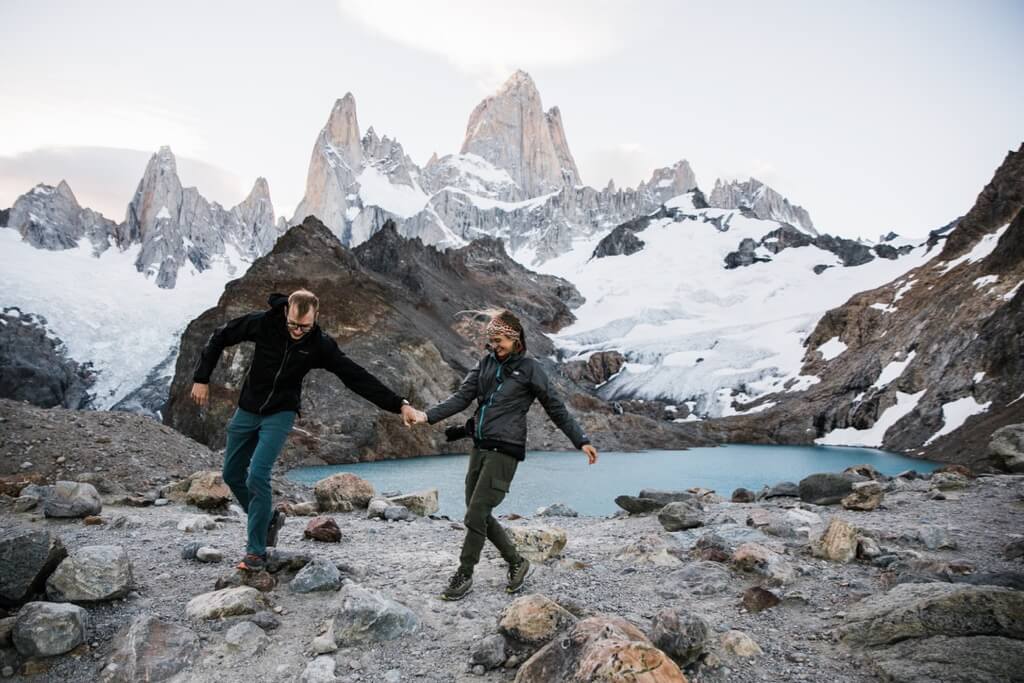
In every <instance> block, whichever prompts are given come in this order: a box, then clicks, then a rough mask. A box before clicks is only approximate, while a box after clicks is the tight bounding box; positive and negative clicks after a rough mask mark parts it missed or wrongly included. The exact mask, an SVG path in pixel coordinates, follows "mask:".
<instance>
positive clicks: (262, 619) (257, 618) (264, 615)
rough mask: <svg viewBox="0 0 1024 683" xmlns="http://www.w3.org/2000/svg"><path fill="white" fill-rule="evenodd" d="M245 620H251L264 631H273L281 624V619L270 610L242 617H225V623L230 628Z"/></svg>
mask: <svg viewBox="0 0 1024 683" xmlns="http://www.w3.org/2000/svg"><path fill="white" fill-rule="evenodd" d="M243 621H251V622H252V623H254V624H256V625H257V626H259V627H260V628H261V629H263V630H264V631H273V630H275V629H277V628H278V627H280V626H281V620H280V619H278V618H277V617H276V616H274V613H273V612H271V611H270V610H262V611H260V612H256V613H255V614H245V615H242V616H240V617H228V618H227V619H224V624H225V625H226V626H227V627H228V628H230V627H231V626H233V625H235V624H240V623H242V622H243Z"/></svg>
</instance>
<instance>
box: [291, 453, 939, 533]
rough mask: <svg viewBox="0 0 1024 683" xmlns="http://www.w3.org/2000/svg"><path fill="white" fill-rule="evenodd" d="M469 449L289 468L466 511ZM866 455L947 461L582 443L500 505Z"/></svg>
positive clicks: (529, 475)
mask: <svg viewBox="0 0 1024 683" xmlns="http://www.w3.org/2000/svg"><path fill="white" fill-rule="evenodd" d="M468 462H469V456H468V455H436V456H423V457H417V458H405V459H401V460H382V461H378V462H366V463H358V464H355V465H332V466H329V467H304V468H299V469H294V470H291V471H290V472H288V474H287V477H288V478H289V479H291V480H292V481H296V482H299V483H303V484H308V485H309V486H312V485H313V484H315V483H316V482H317V481H319V480H320V479H323V478H324V477H327V476H329V475H331V474H335V473H337V472H351V473H353V474H355V475H358V476H360V477H362V478H363V479H366V480H367V481H370V482H371V483H373V485H374V487H375V488H376V489H377V491H378V492H385V491H402V492H405V493H408V492H410V491H416V490H418V489H426V488H436V489H437V490H438V493H439V503H440V507H441V509H440V513H441V514H443V515H448V516H450V517H452V518H453V519H458V518H461V517H462V516H463V515H464V514H465V501H464V500H463V487H464V483H463V482H464V480H465V476H466V466H467V464H468ZM862 463H867V464H871V465H874V466H875V468H876V469H877V470H878V471H879V472H882V473H884V474H889V475H893V474H897V473H899V472H902V471H903V470H908V469H914V470H917V471H918V472H931V471H932V470H933V469H935V468H936V467H938V466H939V465H940V463H934V462H929V461H927V460H918V459H916V458H908V457H905V456H902V455H897V454H894V453H889V452H886V451H880V450H874V449H869V448H843V447H836V446H750V445H729V446H719V447H717V448H691V449H689V450H685V451H640V452H636V453H617V452H607V453H601V454H600V458H599V460H598V463H597V464H596V465H587V458H586V456H585V455H583V453H582V452H580V451H568V452H566V451H558V452H547V451H530V452H528V453H527V456H526V461H525V462H523V463H520V465H519V469H518V471H517V472H516V477H515V480H514V481H513V482H512V490H511V491H510V492H509V495H508V496H507V497H506V498H505V501H504V502H503V503H502V504H501V506H500V507H499V508H498V513H500V514H507V513H512V512H514V513H518V514H520V515H532V514H534V512H535V511H536V509H537V508H538V507H541V506H544V505H550V504H551V503H565V504H566V505H568V506H569V507H571V508H573V509H574V510H576V511H577V512H578V513H580V514H581V515H591V516H604V515H610V514H612V513H614V512H615V511H616V510H618V507H617V506H616V505H615V502H614V501H615V497H616V496H619V495H622V494H629V495H636V494H637V493H639V492H640V489H645V488H651V489H670V490H677V489H687V488H691V487H694V486H700V487H703V488H707V489H712V490H714V491H716V492H717V493H718V494H719V495H722V496H724V497H726V498H728V497H729V495H730V494H731V493H732V491H733V490H734V489H736V488H739V487H741V486H742V487H744V488H748V489H750V490H752V491H755V492H756V491H758V490H759V489H760V488H761V487H762V486H764V485H765V484H767V485H772V484H775V483H778V482H780V481H792V482H799V481H800V479H802V478H803V477H805V476H807V475H808V474H813V473H815V472H840V471H842V470H843V469H845V468H846V467H849V466H850V465H859V464H862Z"/></svg>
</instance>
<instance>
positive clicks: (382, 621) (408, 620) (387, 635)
mask: <svg viewBox="0 0 1024 683" xmlns="http://www.w3.org/2000/svg"><path fill="white" fill-rule="evenodd" d="M339 603H340V606H339V608H338V610H337V613H336V614H335V617H334V628H335V635H336V637H337V643H338V645H339V646H341V645H349V644H353V643H364V642H374V641H384V640H394V639H396V638H400V637H402V636H404V635H408V634H410V633H413V632H415V631H416V629H417V628H418V626H419V619H418V618H417V617H416V614H415V613H414V612H413V611H412V610H411V609H409V608H408V607H406V606H405V605H402V604H399V603H397V602H395V601H394V600H391V599H389V598H386V597H384V596H383V595H382V594H381V593H378V592H377V591H374V590H370V589H367V588H363V587H362V586H360V585H359V584H357V583H354V582H348V583H346V584H345V586H344V587H343V588H342V590H341V594H340V595H339Z"/></svg>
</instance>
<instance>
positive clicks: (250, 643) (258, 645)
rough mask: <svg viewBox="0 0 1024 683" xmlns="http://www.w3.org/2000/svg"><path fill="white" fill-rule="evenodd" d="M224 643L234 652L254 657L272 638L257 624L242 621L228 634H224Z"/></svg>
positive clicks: (229, 630)
mask: <svg viewBox="0 0 1024 683" xmlns="http://www.w3.org/2000/svg"><path fill="white" fill-rule="evenodd" d="M224 642H225V643H226V644H227V646H228V649H230V650H232V651H233V652H237V653H239V654H241V655H242V656H245V657H252V656H254V655H255V654H257V653H258V652H261V651H262V650H263V648H265V647H266V646H267V643H269V642H270V638H268V637H267V634H266V633H264V632H263V629H261V628H260V627H259V626H257V625H256V624H254V623H252V622H251V621H242V622H239V623H237V624H235V625H234V626H232V627H231V628H229V629H228V632H227V633H226V634H224Z"/></svg>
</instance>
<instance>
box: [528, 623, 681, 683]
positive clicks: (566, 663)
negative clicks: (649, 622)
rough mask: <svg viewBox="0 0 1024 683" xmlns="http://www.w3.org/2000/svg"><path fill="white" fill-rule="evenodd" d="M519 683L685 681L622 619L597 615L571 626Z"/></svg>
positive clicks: (539, 653)
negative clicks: (556, 682) (555, 682)
mask: <svg viewBox="0 0 1024 683" xmlns="http://www.w3.org/2000/svg"><path fill="white" fill-rule="evenodd" d="M515 680H516V683H549V682H550V681H623V682H625V681H630V682H631V683H686V678H685V677H684V676H683V673H682V671H680V670H679V667H678V666H677V665H676V663H675V662H673V661H672V659H671V658H669V656H668V655H666V654H665V653H664V652H662V651H661V650H659V649H658V648H656V647H655V646H654V645H652V644H651V642H650V641H649V640H647V636H645V635H644V634H643V633H642V632H641V631H640V630H639V629H638V628H637V627H636V626H634V625H632V624H630V623H629V622H628V621H626V620H625V619H622V618H619V617H607V616H595V617H590V618H587V619H584V620H583V621H580V622H578V623H577V624H575V625H574V626H572V627H571V628H570V629H569V631H568V632H567V633H566V635H565V637H564V638H560V639H558V640H556V641H552V642H549V643H548V644H547V645H545V646H544V647H543V648H541V649H540V650H539V651H537V653H536V654H534V655H533V656H532V657H530V659H528V660H527V661H526V662H524V663H523V665H522V666H521V667H520V668H519V672H518V674H517V675H516V679H515Z"/></svg>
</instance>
